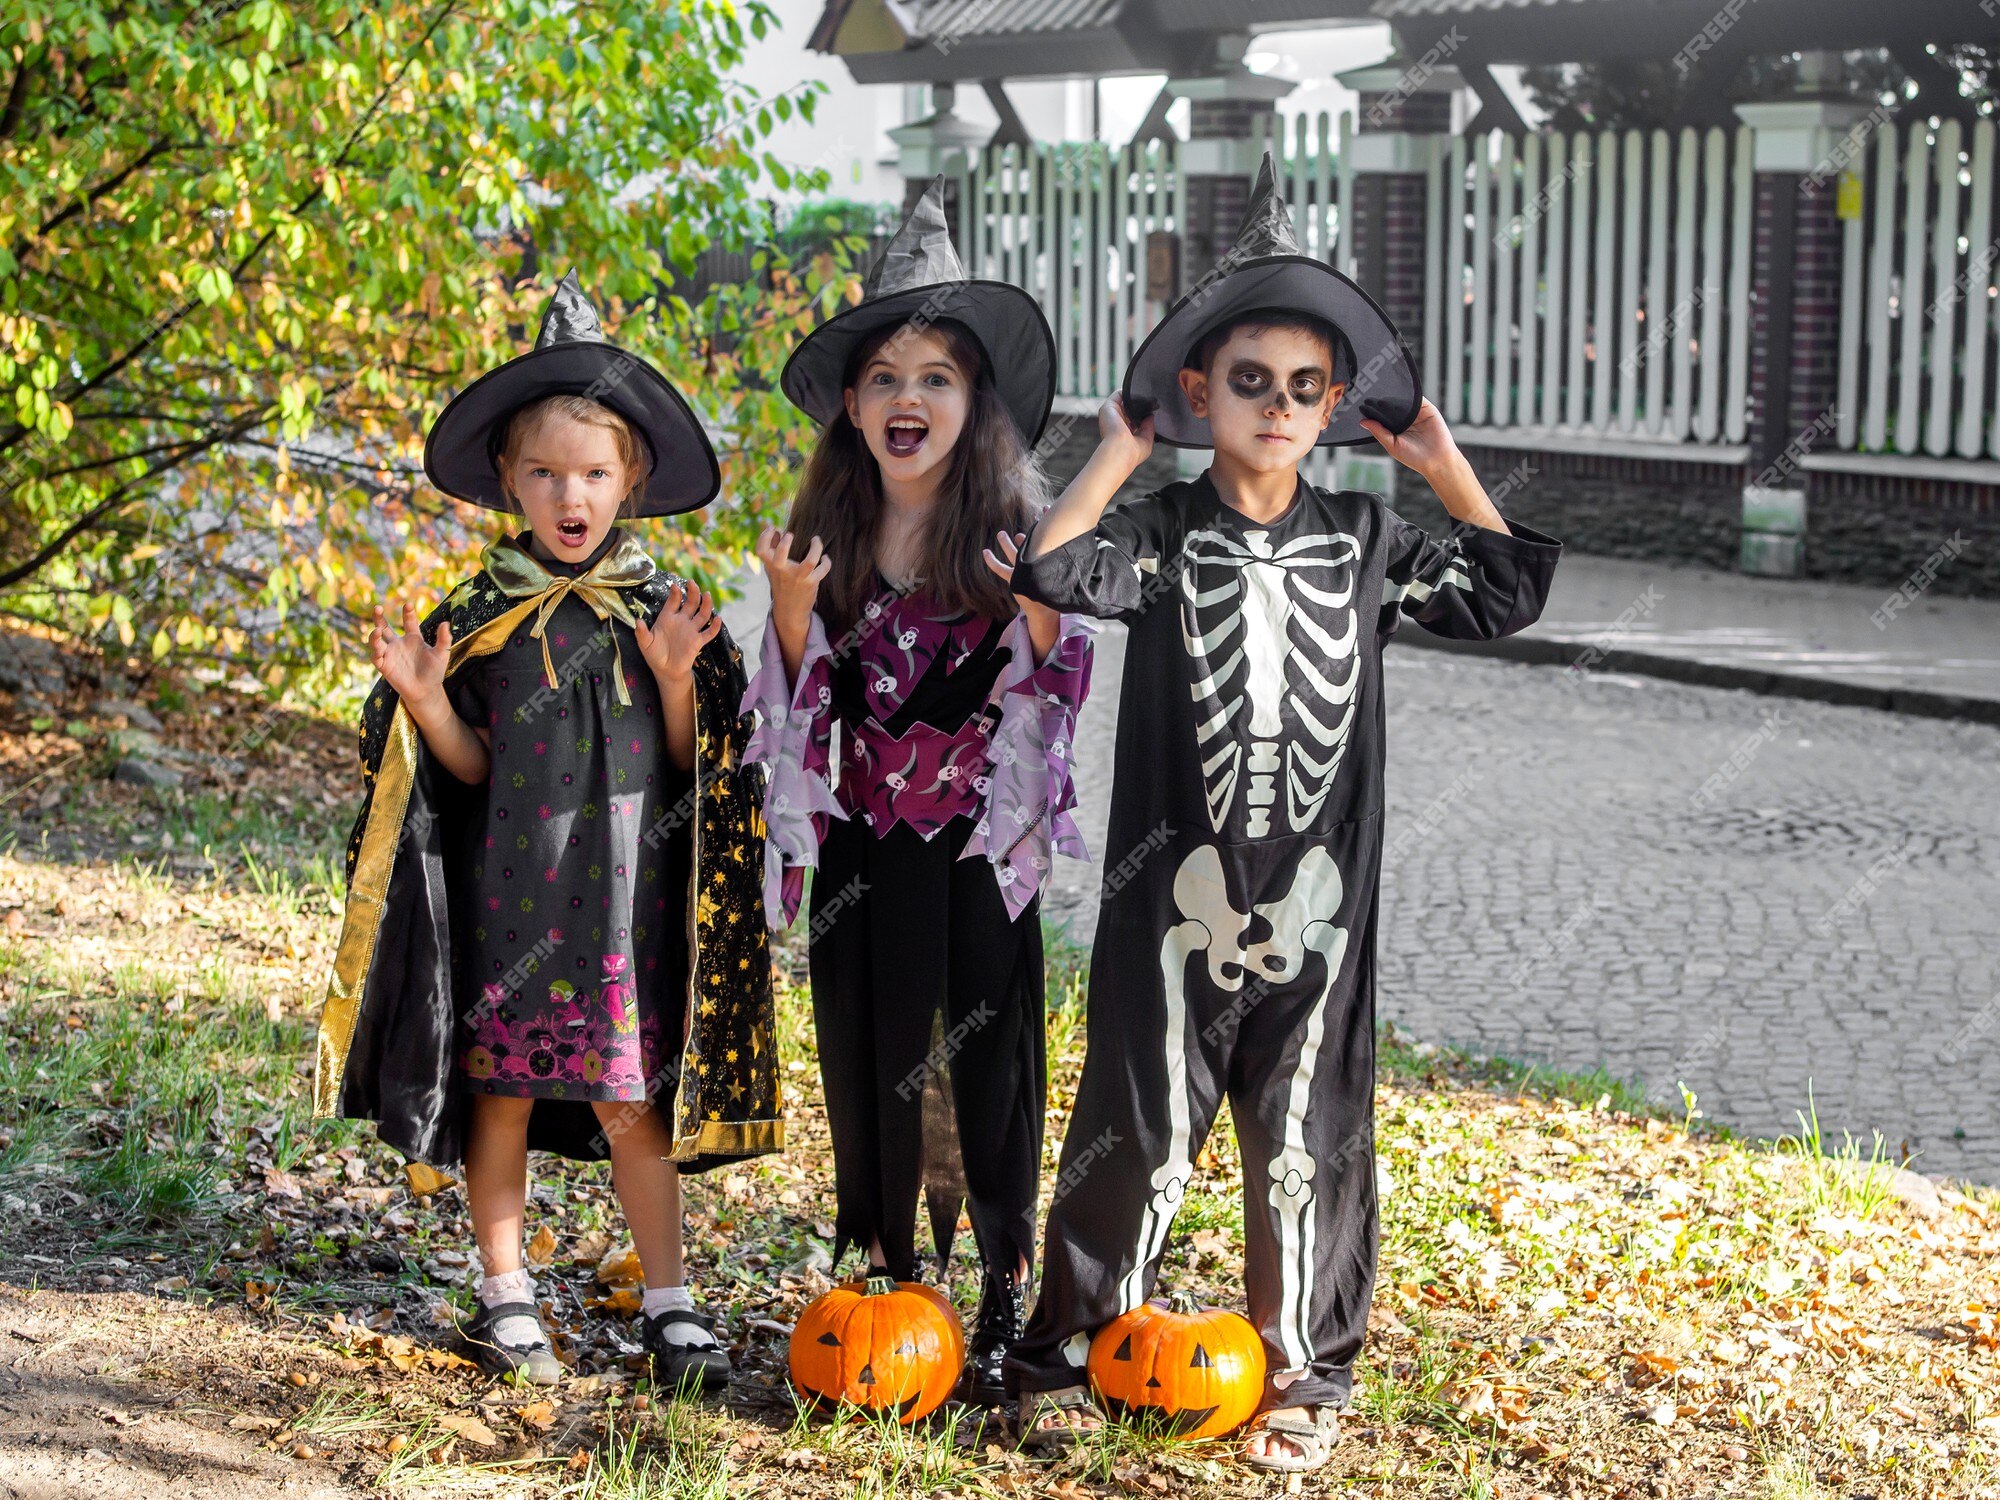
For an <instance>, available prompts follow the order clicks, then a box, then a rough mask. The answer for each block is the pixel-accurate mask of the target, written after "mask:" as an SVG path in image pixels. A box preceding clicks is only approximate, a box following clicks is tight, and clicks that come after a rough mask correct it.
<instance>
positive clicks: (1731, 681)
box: [1391, 626, 2000, 726]
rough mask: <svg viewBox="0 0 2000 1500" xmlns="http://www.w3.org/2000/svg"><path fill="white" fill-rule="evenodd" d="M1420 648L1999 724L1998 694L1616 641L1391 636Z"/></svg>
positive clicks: (1418, 630) (1416, 631)
mask: <svg viewBox="0 0 2000 1500" xmlns="http://www.w3.org/2000/svg"><path fill="white" fill-rule="evenodd" d="M1391 640H1392V642H1401V643H1404V644H1407V645H1412V646H1416V647H1417V648H1419V649H1420V650H1425V651H1447V652H1451V653H1453V654H1455V655H1459V656H1485V657H1492V658H1496V659H1498V660H1501V661H1517V662H1523V663H1525V664H1527V665H1529V666H1537V667H1564V668H1567V669H1570V670H1575V671H1585V672H1630V673H1633V674H1634V675H1636V676H1641V677H1658V678H1663V679H1665V680H1666V681H1668V682H1684V683H1688V684H1691V685H1692V686H1695V687H1714V688H1741V689H1743V690H1744V691H1746V692H1752V693H1762V694H1764V695H1765V696H1767V697H1772V698H1806V699H1811V700H1813V701H1814V702H1818V703H1834V704H1839V705H1840V706H1842V707H1845V708H1874V709H1880V710H1881V711H1883V712H1885V713H1894V714H1907V715H1910V716H1912V717H1915V718H1924V719H1955V720H1958V721H1959V722H1961V723H1967V724H1991V725H1995V726H2000V699H1994V698H1976V697H1972V696H1970V695H1968V694H1964V693H1937V692H1931V691H1929V690H1927V689H1924V688H1880V687H1869V686H1868V685H1867V684H1865V683H1859V682H1841V681H1839V680H1837V679H1832V678H1825V677H1806V676H1802V675H1800V674H1798V673H1794V672H1774V671H1771V670H1769V669H1768V668H1764V667H1739V666H1732V665H1730V664H1729V663H1727V662H1714V661H1699V660H1693V659H1690V658H1687V657H1680V656H1660V655H1657V654H1655V653H1653V652H1650V651H1633V650H1629V649H1626V648H1622V647H1614V648H1612V649H1610V650H1600V649H1599V648H1597V647H1596V646H1593V645H1591V644H1589V643H1588V642H1586V641H1574V640H1553V639H1550V638H1548V637H1546V636H1518V635H1517V636H1509V637H1507V638H1506V639H1504V640H1498V641H1449V640H1446V639H1444V638H1443V637H1442V636H1435V635H1432V634H1431V633H1430V632H1429V631H1427V630H1425V629H1424V628H1423V627H1422V626H1418V627H1417V628H1416V629H1414V630H1398V631H1397V632H1396V634H1395V635H1394V636H1393V637H1392V638H1391Z"/></svg>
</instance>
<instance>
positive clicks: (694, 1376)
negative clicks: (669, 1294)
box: [639, 1307, 729, 1391]
mask: <svg viewBox="0 0 2000 1500" xmlns="http://www.w3.org/2000/svg"><path fill="white" fill-rule="evenodd" d="M676 1326H680V1327H685V1328H695V1329H699V1330H700V1331H701V1332H702V1333H703V1334H706V1335H707V1341H706V1342H695V1343H690V1342H688V1341H687V1340H686V1339H682V1340H680V1341H678V1342H676V1341H674V1340H672V1339H670V1338H668V1336H667V1335H668V1333H669V1331H670V1330H672V1329H673V1328H675V1327H676ZM639 1334H640V1340H641V1342H643V1343H644V1344H645V1346H646V1355H647V1357H648V1358H649V1359H651V1360H652V1362H653V1379H654V1380H655V1381H657V1382H658V1383H659V1384H660V1385H661V1386H663V1387H665V1388H666V1389H668V1390H681V1389H684V1388H688V1387H692V1388H694V1389H697V1390H703V1391H710V1390H720V1389H721V1388H722V1387H724V1386H726V1385H728V1384H729V1352H728V1351H727V1350H726V1349H724V1348H723V1347H722V1345H721V1344H719V1343H717V1342H716V1339H715V1319H713V1318H711V1317H710V1316H709V1315H708V1314H707V1313H702V1312H696V1311H694V1309H692V1308H686V1307H670V1308H668V1309H667V1310H666V1311H665V1312H657V1313H654V1314H653V1315H652V1316H651V1317H650V1318H643V1319H641V1320H640V1323H639Z"/></svg>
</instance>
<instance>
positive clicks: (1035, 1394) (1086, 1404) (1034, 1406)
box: [1020, 1386, 1111, 1456]
mask: <svg viewBox="0 0 2000 1500" xmlns="http://www.w3.org/2000/svg"><path fill="white" fill-rule="evenodd" d="M1071 1412H1089V1413H1090V1414H1091V1415H1093V1416H1094V1417H1096V1418H1097V1420H1098V1424H1099V1425H1098V1426H1096V1427H1091V1428H1083V1427H1078V1426H1077V1425H1076V1424H1075V1423H1074V1422H1072V1421H1071V1420H1070V1417H1069V1414H1070V1413H1071ZM1051 1416H1059V1417H1061V1418H1062V1426H1060V1427H1044V1426H1042V1425H1041V1424H1042V1420H1043V1418H1045V1417H1051ZM1020 1421H1021V1446H1022V1447H1023V1448H1025V1449H1027V1450H1028V1452H1030V1453H1036V1454H1041V1455H1044V1456H1048V1455H1053V1454H1057V1453H1066V1452H1068V1451H1069V1450H1070V1449H1071V1448H1074V1447H1075V1446H1076V1444H1077V1442H1078V1440H1079V1439H1081V1438H1085V1437H1089V1436H1091V1435H1092V1434H1094V1433H1098V1432H1102V1431H1103V1430H1104V1428H1105V1426H1107V1425H1108V1424H1109V1423H1110V1421H1111V1419H1110V1418H1109V1417H1107V1416H1106V1415H1105V1414H1104V1408H1103V1407H1101V1406H1099V1405H1098V1404H1097V1400H1096V1398H1095V1397H1093V1396H1092V1395H1091V1394H1090V1392H1089V1391H1088V1390H1086V1389H1084V1388H1083V1387H1081V1386H1078V1387H1076V1388H1075V1389H1073V1390H1067V1391H1032V1392H1024V1393H1023V1394H1022V1396H1021V1407H1020Z"/></svg>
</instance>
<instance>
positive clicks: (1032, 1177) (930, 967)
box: [808, 818, 1048, 1280]
mask: <svg viewBox="0 0 2000 1500" xmlns="http://www.w3.org/2000/svg"><path fill="white" fill-rule="evenodd" d="M971 832H972V824H971V821H970V820H969V819H966V818H958V819H955V820H954V821H953V822H952V823H950V824H949V825H948V826H947V827H945V828H944V829H943V830H942V831H940V832H939V833H938V834H937V835H935V836H934V837H933V838H932V839H930V840H929V841H928V842H926V841H925V840H924V839H922V838H920V837H918V835H917V834H915V833H913V832H912V831H911V830H910V829H909V828H907V827H905V826H903V825H901V824H898V825H897V826H896V827H894V828H892V829H891V830H890V831H889V832H888V833H887V834H886V835H884V836H882V837H881V838H879V839H878V838H877V837H876V835H875V833H874V831H873V830H872V829H870V828H867V827H866V826H864V825H863V824H862V823H861V822H860V820H859V819H858V818H857V819H854V820H852V821H849V822H846V823H836V824H834V825H833V827H832V829H831V830H830V832H829V834H828V836H827V839H826V842H825V844H824V846H823V847H822V848H821V850H820V865H819V869H818V871H817V872H816V873H815V875H814V877H813V890H812V915H811V920H810V926H809V929H808V931H809V934H810V937H811V944H812V947H811V970H812V990H813V1022H814V1026H815V1028H816V1029H817V1032H818V1041H819V1065H820V1077H821V1079H822V1081H823V1082H824V1084H825V1089H826V1110H827V1122H828V1124H829V1126H830V1127H831V1129H832V1132H833V1170H834V1190H835V1195H836V1197H837V1199H838V1209H837V1214H836V1217H835V1231H836V1238H837V1240H838V1244H837V1246H836V1250H835V1255H836V1259H837V1258H838V1256H839V1254H840V1253H841V1251H843V1250H845V1248H846V1247H847V1246H848V1245H850V1244H856V1245H860V1246H862V1247H863V1248H864V1249H865V1248H866V1247H867V1245H868V1243H869V1241H870V1240H877V1239H879V1241H880V1242H881V1246H882V1252H883V1256H884V1258H885V1260H886V1263H887V1265H888V1268H889V1270H890V1272H891V1273H892V1274H893V1275H895V1276H896V1277H898V1278H899V1279H903V1280H909V1279H912V1278H913V1277H914V1276H915V1274H916V1247H915V1233H914V1231H915V1225H916V1214H917V1195H918V1189H919V1187H920V1186H921V1184H922V1181H923V1178H924V1168H925V1163H924V1161H923V1115H922V1110H923V1092H924V1086H925V1083H926V1082H927V1080H928V1077H929V1075H930V1073H931V1072H932V1070H936V1069H942V1070H943V1071H944V1072H945V1073H946V1074H947V1075H948V1077H949V1079H950V1091H951V1095H952V1100H953V1104H954V1106H955V1116H956V1125H957V1131H958V1146H959V1153H960V1156H961V1158H962V1160H963V1162H964V1167H965V1188H966V1201H967V1204H968V1206H969V1209H970V1213H971V1218H972V1230H973V1235H974V1238H975V1239H976V1240H977V1241H978V1244H979V1250H980V1254H981V1256H982V1258H983V1260H984V1262H985V1263H986V1264H987V1265H989V1266H997V1267H1002V1268H1005V1269H1007V1270H1009V1271H1010V1272H1011V1271H1013V1270H1015V1269H1016V1268H1018V1267H1019V1265H1020V1264H1021V1263H1022V1262H1023V1261H1027V1262H1029V1263H1032V1260H1033V1256H1034V1245H1035V1238H1034V1235H1035V1187H1036V1175H1037V1172H1038V1171H1039V1168H1040V1165H1041V1155H1042V1118H1043V1115H1044V1112H1045V1111H1046V1109H1047V1107H1048V1062H1047V1038H1046V1034H1045V1031H1044V1022H1043V1003H1044V1002H1043V990H1042V926H1041V906H1040V902H1039V901H1037V902H1035V903H1034V904H1031V905H1030V906H1029V907H1028V908H1027V910H1026V911H1024V912H1022V913H1021V917H1020V920H1019V921H1010V920H1009V919H1008V915H1007V907H1006V903H1005V902H1004V901H1003V900H1002V898H1001V895H1000V887H999V884H998V883H997V882H996V881H995V880H994V878H993V867H992V866H991V865H990V864H988V863H987V861H986V860H984V859H981V858H977V857H975V858H972V859H967V860H961V859H959V857H958V854H959V851H960V850H961V849H963V848H964V847H965V841H966V839H967V838H968V837H970V836H971ZM940 1011H942V1015H943V1028H942V1029H943V1033H944V1037H943V1041H942V1043H941V1044H938V1045H936V1046H934V1044H933V1039H932V1021H933V1018H934V1017H936V1016H938V1014H939V1013H940Z"/></svg>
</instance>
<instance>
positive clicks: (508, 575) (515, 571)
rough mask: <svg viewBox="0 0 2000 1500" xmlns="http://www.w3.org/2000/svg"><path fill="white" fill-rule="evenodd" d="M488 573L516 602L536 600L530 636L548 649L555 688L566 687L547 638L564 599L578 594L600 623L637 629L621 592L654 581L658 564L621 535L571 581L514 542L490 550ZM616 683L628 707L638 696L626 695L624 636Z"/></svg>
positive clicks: (545, 665) (614, 648) (615, 655)
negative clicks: (619, 623)
mask: <svg viewBox="0 0 2000 1500" xmlns="http://www.w3.org/2000/svg"><path fill="white" fill-rule="evenodd" d="M482 561H483V562H484V563H485V566H486V571H487V573H488V574H489V575H490V576H491V577H492V579H493V581H494V583H496V584H498V585H499V587H500V592H501V593H503V594H505V595H506V596H507V597H508V598H510V599H535V600H538V601H539V603H538V606H537V608H536V610H535V623H534V625H533V626H532V627H531V628H530V629H529V631H528V634H529V635H531V636H533V637H534V638H535V639H536V640H538V641H540V642H541V643H542V672H543V674H544V678H543V680H544V681H546V682H547V683H548V685H549V686H550V687H551V688H555V687H560V686H561V685H562V684H560V683H559V682H557V681H556V666H555V662H554V661H553V660H552V659H551V658H550V656H549V639H548V636H547V635H546V634H545V630H546V627H547V626H548V623H549V616H551V615H553V614H554V613H555V610H556V606H557V605H558V604H561V603H562V601H563V599H564V597H565V596H566V595H569V594H574V595H575V596H576V597H577V598H579V599H581V600H582V601H583V602H584V603H585V604H586V605H588V606H589V607H590V612H591V613H592V614H594V615H596V616H597V618H598V619H600V620H605V619H615V620H619V621H622V622H623V623H624V624H625V625H627V626H628V627H629V626H636V625H637V623H638V620H637V617H636V616H635V615H634V614H633V613H632V606H631V605H630V604H628V603H627V602H626V600H625V596H624V595H623V594H622V593H621V592H619V591H620V590H622V589H630V588H636V587H638V586H639V585H640V584H642V583H644V582H645V581H646V580H647V579H648V578H651V577H652V576H653V574H654V572H655V571H656V570H655V568H654V567H653V560H652V558H650V557H648V556H646V550H645V548H643V547H641V546H640V545H639V543H638V542H637V541H636V540H634V538H633V537H632V534H631V533H630V532H627V531H620V532H619V533H618V539H617V540H616V541H615V542H613V543H612V544H611V550H610V551H608V552H606V553H605V554H604V556H602V557H600V558H599V559H598V560H597V561H596V563H595V564H593V565H592V566H591V568H590V570H589V571H588V572H586V573H582V574H578V575H576V576H571V575H569V574H561V575H558V574H554V573H551V572H550V571H549V570H548V569H547V568H545V567H543V566H542V565H541V563H540V562H538V561H537V560H536V559H535V558H534V557H533V556H531V555H530V554H529V552H528V550H527V549H526V548H525V547H521V546H517V545H515V544H514V543H513V542H512V541H501V542H495V543H493V544H492V545H491V546H489V547H488V548H487V549H486V552H485V555H484V557H483V559H482ZM611 680H612V682H613V683H614V684H616V686H617V689H618V701H619V702H620V703H621V704H625V705H627V706H628V707H629V706H630V704H631V702H632V695H631V694H630V693H628V692H627V691H626V690H625V658H624V655H623V653H621V652H620V651H619V649H618V632H617V631H615V630H614V631H612V632H611Z"/></svg>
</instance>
